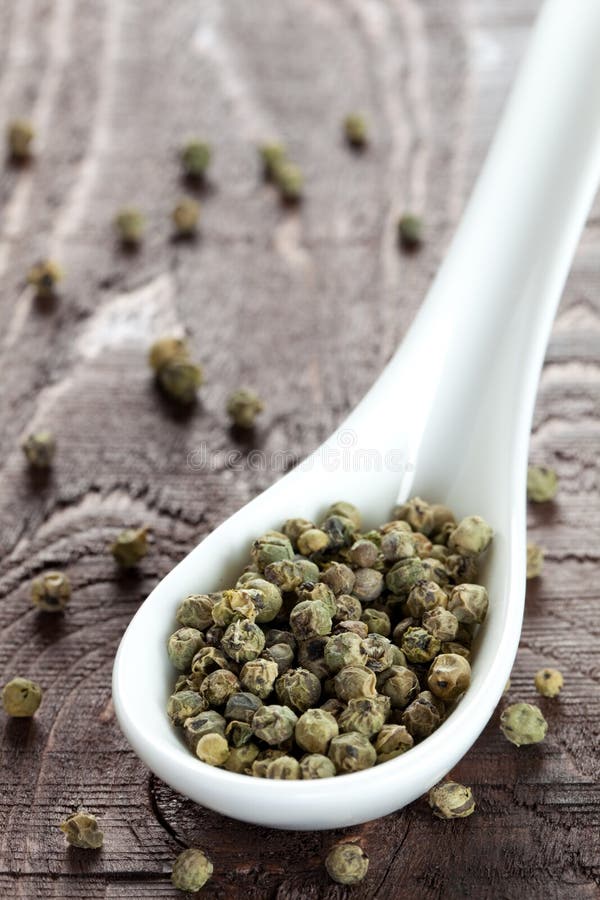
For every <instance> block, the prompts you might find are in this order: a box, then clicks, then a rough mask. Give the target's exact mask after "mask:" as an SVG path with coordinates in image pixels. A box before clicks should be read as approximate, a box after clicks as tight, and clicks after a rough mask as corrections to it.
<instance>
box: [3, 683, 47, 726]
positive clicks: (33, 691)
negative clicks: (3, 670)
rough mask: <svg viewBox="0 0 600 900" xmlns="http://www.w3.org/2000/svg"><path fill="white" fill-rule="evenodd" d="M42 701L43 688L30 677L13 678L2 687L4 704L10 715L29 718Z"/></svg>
mask: <svg viewBox="0 0 600 900" xmlns="http://www.w3.org/2000/svg"><path fill="white" fill-rule="evenodd" d="M41 702H42V689H41V687H40V686H39V684H36V682H35V681H30V680H29V678H18V677H17V678H12V679H11V680H10V681H7V683H6V684H5V685H4V687H3V688H2V706H3V707H4V711H5V712H6V713H7V715H9V716H13V717H14V718H16V719H28V718H30V717H31V716H33V714H34V713H35V712H37V710H38V708H39V705H40V703H41Z"/></svg>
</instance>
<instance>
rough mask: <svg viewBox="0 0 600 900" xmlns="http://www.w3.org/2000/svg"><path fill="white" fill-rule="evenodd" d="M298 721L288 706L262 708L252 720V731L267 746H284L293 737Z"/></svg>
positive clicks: (274, 705)
mask: <svg viewBox="0 0 600 900" xmlns="http://www.w3.org/2000/svg"><path fill="white" fill-rule="evenodd" d="M297 721H298V716H297V715H296V713H295V712H293V710H291V709H290V708H289V707H288V706H277V705H276V704H273V705H271V706H261V708H260V709H259V710H257V712H256V713H255V714H254V718H253V719H252V730H253V731H254V734H255V735H256V737H257V738H259V739H260V740H261V741H264V742H265V743H266V744H271V745H274V744H282V743H283V742H284V741H287V740H288V739H289V738H291V737H292V736H293V734H294V729H295V727H296V722H297Z"/></svg>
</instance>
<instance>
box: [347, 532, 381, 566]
mask: <svg viewBox="0 0 600 900" xmlns="http://www.w3.org/2000/svg"><path fill="white" fill-rule="evenodd" d="M348 556H349V559H350V562H351V563H352V565H353V566H356V567H357V568H358V569H371V568H372V567H373V566H374V565H375V564H376V563H377V561H378V559H379V547H378V546H377V545H376V544H374V543H373V541H368V540H365V539H364V538H360V539H359V540H358V541H355V542H354V543H353V544H352V546H351V547H350V551H349V553H348Z"/></svg>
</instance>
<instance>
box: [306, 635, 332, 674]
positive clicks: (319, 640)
mask: <svg viewBox="0 0 600 900" xmlns="http://www.w3.org/2000/svg"><path fill="white" fill-rule="evenodd" d="M326 644H327V638H326V637H322V636H321V635H318V636H317V637H312V638H309V639H308V640H307V641H300V642H299V644H298V665H300V666H302V668H303V669H308V671H309V672H312V673H313V675H316V676H317V678H328V677H329V668H328V667H327V663H326V662H325V646H326Z"/></svg>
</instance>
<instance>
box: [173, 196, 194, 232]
mask: <svg viewBox="0 0 600 900" xmlns="http://www.w3.org/2000/svg"><path fill="white" fill-rule="evenodd" d="M171 219H172V221H173V225H174V227H175V233H176V234H177V236H178V237H192V235H194V234H196V231H197V230H198V220H199V219H200V204H199V203H196V201H195V200H192V199H191V197H184V198H183V199H182V200H180V201H179V203H178V204H177V206H176V207H175V209H174V210H173V212H172V213H171Z"/></svg>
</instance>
